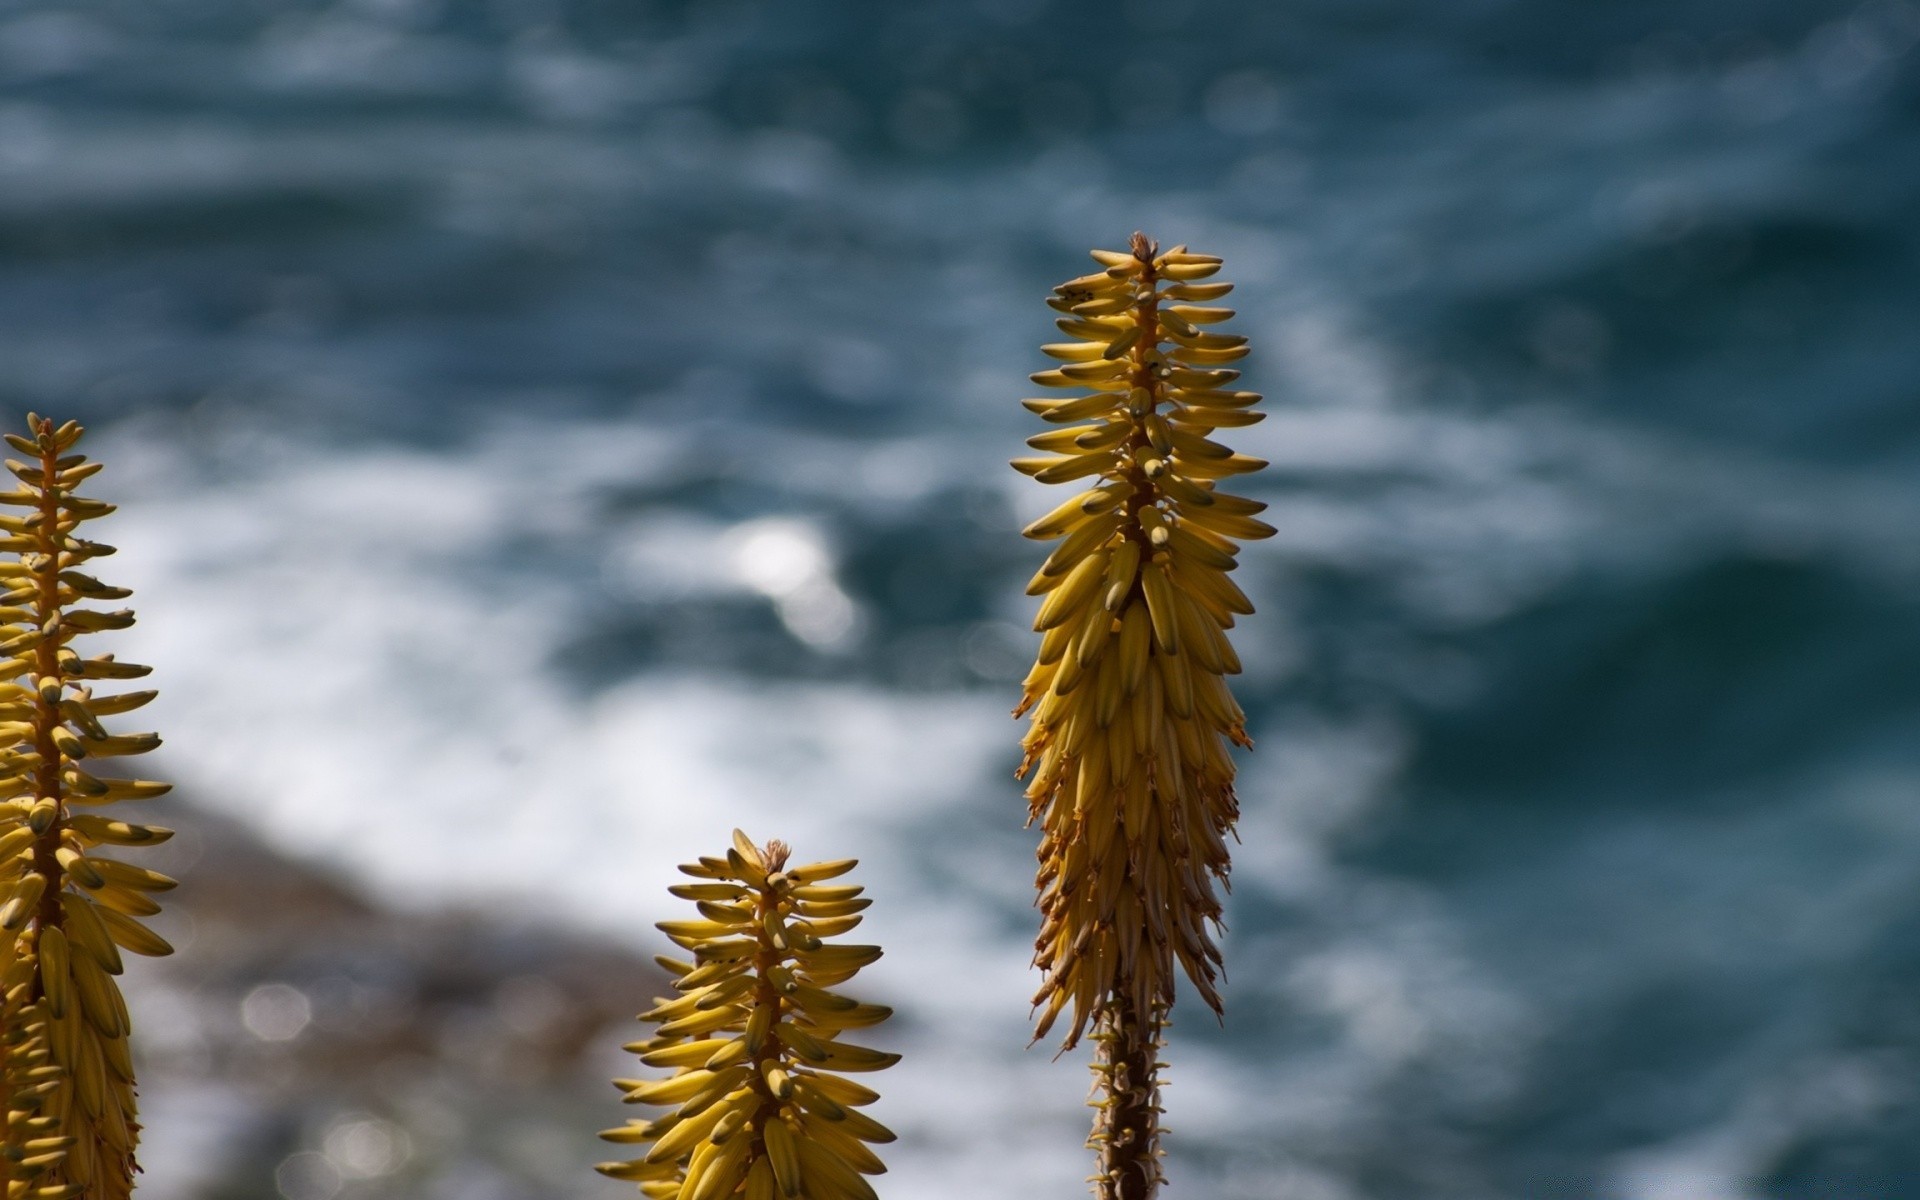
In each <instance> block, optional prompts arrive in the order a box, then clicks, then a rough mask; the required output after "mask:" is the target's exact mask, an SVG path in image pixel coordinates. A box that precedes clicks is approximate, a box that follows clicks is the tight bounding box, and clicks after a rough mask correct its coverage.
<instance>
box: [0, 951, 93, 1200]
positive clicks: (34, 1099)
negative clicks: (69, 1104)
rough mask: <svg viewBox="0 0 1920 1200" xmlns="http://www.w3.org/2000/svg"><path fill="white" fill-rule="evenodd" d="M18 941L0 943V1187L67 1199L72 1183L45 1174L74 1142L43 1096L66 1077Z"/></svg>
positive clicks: (28, 958) (32, 968)
mask: <svg viewBox="0 0 1920 1200" xmlns="http://www.w3.org/2000/svg"><path fill="white" fill-rule="evenodd" d="M28 950H30V948H28V947H22V946H21V945H20V943H19V940H18V939H15V938H8V939H5V940H0V962H4V964H5V965H4V966H0V1104H4V1105H5V1112H6V1127H5V1131H4V1133H0V1183H4V1184H5V1185H6V1195H7V1196H8V1197H9V1200H12V1198H13V1197H15V1196H40V1195H70V1194H73V1193H74V1192H75V1190H76V1187H77V1185H65V1186H61V1185H50V1184H48V1183H47V1178H48V1173H49V1172H50V1171H52V1170H53V1168H55V1167H57V1166H59V1165H60V1163H61V1162H62V1161H63V1160H64V1159H65V1158H66V1156H67V1147H69V1146H71V1145H73V1141H74V1139H73V1138H72V1137H71V1136H69V1135H66V1134H64V1133H62V1132H61V1130H60V1119H59V1118H58V1117H56V1116H53V1115H51V1114H49V1113H48V1112H47V1111H46V1109H47V1098H48V1097H49V1096H50V1095H51V1094H52V1093H54V1092H56V1091H58V1090H59V1089H60V1085H61V1081H62V1080H63V1079H64V1077H65V1074H64V1072H62V1071H61V1069H60V1067H59V1066H58V1065H57V1064H56V1063H55V1062H54V1061H53V1051H52V1049H51V1047H50V1046H49V1044H48V1037H47V1011H46V1003H45V1001H37V1000H34V999H33V998H32V995H33V991H34V984H35V981H36V977H37V976H38V974H39V969H40V968H39V964H38V963H37V962H35V960H34V958H33V955H32V954H31V953H30V952H23V951H28Z"/></svg>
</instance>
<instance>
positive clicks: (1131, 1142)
mask: <svg viewBox="0 0 1920 1200" xmlns="http://www.w3.org/2000/svg"><path fill="white" fill-rule="evenodd" d="M1093 257H1094V259H1095V260H1096V261H1097V262H1098V263H1099V264H1100V266H1101V268H1102V269H1101V270H1100V271H1098V272H1096V273H1094V274H1092V275H1087V276H1083V277H1081V278H1079V279H1073V280H1069V281H1068V282H1066V283H1064V284H1061V285H1060V286H1059V287H1057V288H1055V289H1054V293H1055V294H1054V296H1053V297H1052V298H1051V299H1049V300H1048V304H1049V305H1050V306H1052V307H1053V308H1054V309H1055V310H1056V311H1058V312H1060V313H1061V314H1063V315H1062V318H1061V319H1060V321H1059V326H1060V328H1061V329H1062V330H1063V331H1064V332H1065V333H1067V334H1068V336H1069V337H1071V338H1072V339H1074V340H1072V341H1068V342H1061V343H1056V344H1053V345H1049V346H1043V347H1041V349H1042V350H1043V351H1045V352H1046V353H1047V354H1048V355H1049V356H1051V357H1053V358H1055V359H1058V360H1060V362H1061V365H1060V366H1058V367H1056V368H1055V369H1053V370H1050V371H1043V372H1041V373H1039V374H1037V375H1035V376H1033V381H1034V382H1035V383H1038V384H1041V385H1042V386H1046V387H1055V388H1066V389H1075V390H1078V391H1080V392H1082V393H1083V394H1080V395H1075V396H1071V397H1068V398H1065V399H1037V400H1027V401H1025V402H1024V403H1025V405H1026V407H1027V408H1028V409H1029V410H1030V411H1032V412H1034V413H1036V414H1038V415H1039V416H1040V417H1041V418H1042V419H1044V420H1046V421H1048V422H1050V423H1052V424H1055V425H1057V426H1059V428H1056V429H1054V430H1052V431H1050V432H1047V433H1043V434H1040V435H1038V436H1036V437H1033V438H1030V439H1028V443H1027V444H1028V445H1030V446H1032V447H1033V448H1034V449H1035V450H1038V451H1040V452H1041V454H1040V456H1038V457H1033V458H1022V459H1016V460H1014V463H1013V466H1014V467H1015V469H1017V470H1019V471H1021V472H1023V473H1025V474H1027V475H1031V476H1033V477H1034V478H1035V479H1038V480H1040V481H1041V482H1042V483H1066V482H1070V481H1076V480H1084V481H1085V483H1084V484H1083V485H1082V486H1084V487H1085V488H1086V490H1084V491H1081V492H1079V493H1078V494H1077V495H1075V496H1073V497H1072V498H1071V499H1069V500H1067V501H1066V502H1065V503H1064V504H1061V505H1060V506H1059V507H1058V508H1055V509H1054V510H1053V511H1052V512H1050V513H1048V514H1047V515H1045V516H1043V517H1041V518H1040V519H1039V520H1038V521H1035V522H1034V523H1033V524H1032V525H1029V526H1028V527H1027V529H1026V531H1025V532H1026V535H1027V536H1028V537H1031V538H1038V539H1059V541H1060V544H1059V545H1058V546H1057V547H1056V548H1055V549H1054V551H1053V553H1052V554H1051V555H1050V556H1049V557H1048V558H1047V560H1046V562H1045V563H1044V564H1043V565H1042V566H1041V568H1040V570H1039V571H1038V572H1037V573H1036V574H1035V575H1034V577H1033V580H1032V582H1031V583H1030V584H1029V585H1028V587H1027V592H1028V594H1029V595H1034V596H1041V597H1044V599H1043V600H1042V602H1041V605H1040V612H1039V616H1038V617H1037V619H1036V620H1035V621H1034V628H1035V629H1036V630H1037V631H1038V632H1039V633H1040V634H1041V640H1040V650H1039V655H1038V661H1037V662H1036V663H1035V664H1034V667H1033V670H1032V671H1031V672H1030V673H1029V674H1028V675H1027V678H1026V682H1025V684H1024V687H1023V691H1024V694H1023V695H1022V697H1021V700H1020V704H1019V707H1018V708H1016V709H1015V710H1014V712H1015V715H1016V716H1018V715H1020V714H1023V713H1028V712H1031V714H1032V724H1031V727H1030V728H1029V730H1028V733H1027V736H1026V739H1025V741H1024V743H1023V746H1024V749H1025V751H1026V754H1025V758H1024V760H1023V761H1022V763H1021V766H1020V773H1021V774H1022V775H1023V776H1024V775H1026V774H1028V773H1029V772H1031V773H1032V779H1031V780H1030V782H1029V784H1028V787H1027V798H1028V801H1029V805H1030V808H1029V813H1030V816H1031V818H1032V819H1034V820H1038V821H1039V822H1040V826H1041V842H1040V849H1039V858H1040V870H1039V875H1038V878H1037V881H1036V882H1037V884H1038V887H1039V890H1040V909H1041V914H1042V918H1043V919H1042V925H1041V930H1040V936H1039V939H1038V940H1037V942H1036V943H1035V954H1034V960H1035V965H1037V966H1038V967H1039V968H1040V969H1041V971H1043V972H1044V973H1045V979H1044V982H1043V983H1042V985H1041V988H1040V991H1039V993H1038V994H1037V995H1036V996H1035V997H1034V1004H1035V1006H1036V1007H1037V1008H1038V1009H1039V1012H1040V1016H1039V1022H1038V1026H1037V1029H1036V1031H1035V1035H1034V1036H1035V1037H1036V1038H1038V1037H1043V1036H1045V1035H1046V1033H1047V1032H1048V1030H1050V1029H1051V1028H1052V1027H1053V1025H1054V1023H1055V1022H1056V1021H1057V1020H1058V1019H1059V1018H1060V1016H1061V1015H1062V1014H1063V1013H1066V1012H1067V1011H1068V1010H1069V1009H1070V1010H1071V1022H1072V1023H1071V1025H1070V1027H1069V1030H1068V1033H1067V1035H1066V1045H1067V1046H1068V1047H1071V1046H1073V1045H1074V1044H1076V1043H1077V1042H1078V1041H1079V1039H1080V1038H1081V1037H1082V1036H1083V1035H1084V1034H1085V1033H1086V1031H1087V1030H1088V1028H1089V1027H1090V1026H1091V1027H1092V1028H1094V1030H1095V1032H1096V1036H1097V1037H1098V1039H1099V1041H1100V1044H1101V1053H1100V1063H1099V1066H1098V1067H1097V1068H1096V1070H1097V1072H1098V1073H1099V1080H1100V1088H1101V1091H1102V1093H1103V1097H1102V1099H1100V1100H1099V1101H1098V1102H1097V1103H1098V1104H1099V1105H1100V1106H1101V1116H1100V1119H1099V1122H1098V1124H1097V1125H1096V1127H1095V1131H1094V1144H1095V1145H1096V1147H1097V1148H1098V1149H1099V1150H1100V1152H1101V1175H1100V1176H1098V1177H1097V1187H1096V1191H1097V1193H1098V1194H1099V1195H1100V1196H1101V1197H1103V1198H1108V1200H1138V1198H1140V1197H1145V1196H1149V1195H1151V1194H1152V1192H1153V1189H1154V1187H1155V1185H1156V1184H1157V1183H1158V1182H1159V1168H1158V1165H1157V1154H1158V1150H1157V1146H1158V1140H1159V1124H1158V1114H1159V1106H1158V1088H1157V1084H1156V1082H1155V1081H1156V1069H1157V1066H1158V1064H1157V1062H1156V1056H1157V1053H1158V1049H1159V1038H1160V1030H1161V1027H1162V1025H1163V1023H1164V1022H1165V1020H1166V1016H1167V1011H1168V1009H1169V1008H1170V1007H1171V1005H1172V1004H1173V996H1174V979H1175V975H1176V964H1177V965H1178V968H1179V969H1180V970H1182V971H1184V972H1185V974H1186V975H1187V976H1188V978H1190V979H1191V980H1192V981H1193V983H1194V986H1195V987H1196V988H1198V989H1199V992H1200V995H1201V997H1202V998H1203V999H1204V1000H1205V1001H1206V1002H1207V1004H1208V1005H1209V1006H1210V1007H1212V1008H1213V1009H1214V1011H1215V1012H1218V1011H1220V995H1219V991H1218V989H1217V987H1216V978H1217V974H1218V970H1219V966H1220V951H1219V949H1218V947H1217V946H1216V945H1215V942H1214V936H1213V930H1214V927H1216V926H1217V925H1218V923H1219V920H1220V912H1221V909H1220V901H1219V898H1218V895H1217V888H1218V887H1219V886H1220V885H1222V884H1224V882H1225V880H1226V876H1227V868H1228V854H1227V840H1226V839H1227V837H1228V835H1229V834H1230V833H1231V832H1232V829H1233V823H1234V820H1235V818H1236V816H1237V815H1238V806H1237V803H1236V801H1235V798H1234V793H1233V778H1234V765H1233V759H1232V757H1231V755H1230V754H1229V752H1228V744H1229V743H1233V744H1237V745H1241V746H1248V745H1251V742H1250V741H1249V740H1248V738H1247V734H1246V718H1245V715H1244V714H1243V713H1242V712H1241V710H1240V706H1239V705H1238V704H1237V703H1235V702H1234V699H1233V696H1232V694H1231V693H1230V692H1229V691H1228V689H1227V685H1226V680H1225V676H1227V675H1233V674H1237V673H1238V672H1239V670H1240V660H1239V658H1238V656H1237V655H1236V654H1235V653H1234V650H1233V647H1232V646H1231V645H1230V644H1229V643H1228V641H1227V638H1226V633H1225V631H1226V630H1227V629H1230V628H1232V626H1233V623H1234V618H1235V616H1236V615H1243V614H1247V613H1251V612H1252V611H1253V606H1252V605H1251V604H1250V603H1249V602H1248V601H1247V597H1246V595H1245V594H1244V593H1242V592H1241V590H1240V589H1239V588H1238V587H1236V586H1235V585H1234V583H1233V582H1232V580H1231V579H1229V578H1228V574H1227V573H1228V572H1229V571H1231V570H1232V569H1233V567H1234V565H1235V555H1236V554H1237V553H1238V552H1239V549H1240V546H1239V542H1240V541H1245V540H1248V539H1252V538H1263V537H1267V536H1269V535H1271V534H1272V533H1273V532H1274V531H1273V529H1272V527H1271V526H1269V525H1267V524H1265V523H1264V522H1261V521H1259V520H1256V519H1255V517H1254V514H1255V513H1258V512H1260V511H1261V510H1262V509H1264V508H1265V507H1266V506H1265V505H1264V504H1261V503H1260V502H1258V501H1255V500H1249V499H1246V498H1244V497H1241V496H1235V495H1230V494H1228V493H1227V492H1224V491H1222V490H1220V486H1219V485H1220V483H1221V482H1222V481H1224V480H1226V479H1229V478H1231V477H1233V476H1235V475H1244V474H1247V473H1250V472H1253V471H1257V470H1259V469H1260V468H1261V467H1263V466H1265V465H1266V464H1265V463H1264V462H1262V461H1261V460H1260V459H1257V458H1249V457H1247V456H1245V455H1241V454H1236V453H1234V452H1233V451H1232V450H1231V449H1229V448H1228V447H1227V446H1225V445H1222V444H1221V443H1219V442H1216V441H1214V440H1212V437H1211V436H1210V435H1212V434H1213V432H1214V431H1215V430H1217V429H1226V428H1237V427H1240V426H1246V425H1252V424H1253V423H1255V422H1256V421H1259V420H1260V419H1261V414H1260V413H1258V412H1255V411H1253V405H1254V404H1255V403H1257V402H1258V401H1259V399H1260V397H1259V396H1257V395H1255V394H1254V393H1252V392H1243V391H1235V390H1233V389H1232V385H1233V383H1234V381H1235V380H1236V379H1238V378H1239V372H1238V371H1236V370H1233V369H1231V368H1229V367H1228V366H1227V365H1226V364H1228V363H1231V362H1234V361H1236V360H1238V359H1240V358H1242V357H1244V356H1245V355H1246V353H1247V346H1246V339H1245V338H1244V337H1240V336H1238V335H1234V334H1225V333H1220V332H1218V331H1217V330H1216V329H1215V326H1217V325H1218V324H1219V323H1220V322H1223V321H1225V320H1227V319H1228V318H1230V317H1232V316H1233V312H1232V310H1230V309H1225V308H1212V307H1207V306H1206V304H1207V302H1208V301H1212V300H1216V299H1218V298H1220V297H1221V296H1224V295H1226V293H1227V292H1228V291H1230V290H1231V289H1232V286H1233V285H1231V284H1226V283H1206V282H1201V281H1202V280H1205V279H1207V278H1208V277H1210V276H1212V275H1213V274H1214V273H1215V272H1217V271H1218V270H1219V269H1220V260H1219V259H1218V258H1213V257H1210V256H1208V255H1203V254H1190V253H1188V252H1187V250H1186V247H1184V246H1176V247H1174V248H1173V249H1172V250H1170V251H1168V252H1166V253H1164V254H1162V253H1161V252H1160V249H1159V247H1158V246H1157V245H1156V244H1153V243H1151V242H1149V241H1148V240H1147V238H1146V237H1145V236H1144V235H1142V234H1137V233H1136V234H1135V235H1134V236H1133V243H1132V246H1131V248H1130V249H1129V250H1127V251H1112V250H1096V251H1094V252H1093Z"/></svg>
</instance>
